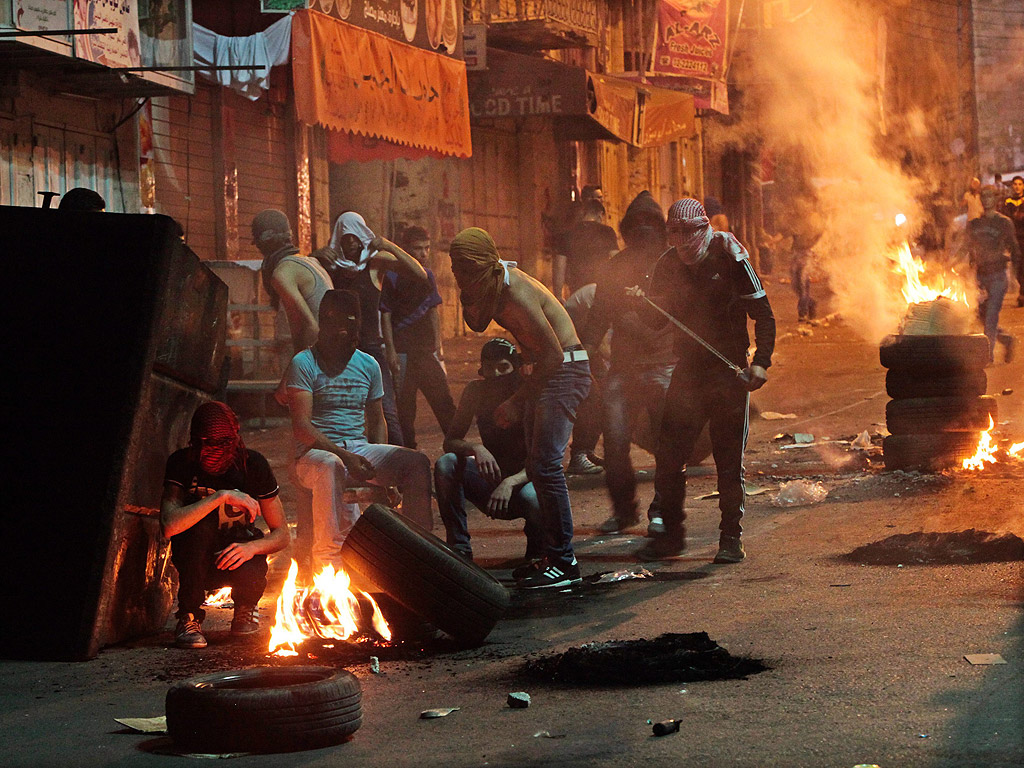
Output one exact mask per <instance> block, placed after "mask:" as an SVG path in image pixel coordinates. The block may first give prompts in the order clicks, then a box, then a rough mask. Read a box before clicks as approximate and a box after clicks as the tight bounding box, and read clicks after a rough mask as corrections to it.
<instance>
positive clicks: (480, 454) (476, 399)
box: [434, 339, 544, 561]
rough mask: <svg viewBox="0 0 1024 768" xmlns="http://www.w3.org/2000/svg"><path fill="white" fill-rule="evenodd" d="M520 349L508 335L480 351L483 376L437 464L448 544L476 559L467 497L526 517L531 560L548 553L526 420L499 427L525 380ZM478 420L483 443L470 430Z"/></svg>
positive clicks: (493, 512)
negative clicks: (499, 415)
mask: <svg viewBox="0 0 1024 768" xmlns="http://www.w3.org/2000/svg"><path fill="white" fill-rule="evenodd" d="M519 365H520V359H519V352H518V351H517V350H516V347H515V345H514V344H513V343H512V342H510V341H508V340H506V339H491V340H490V341H488V342H487V343H486V344H484V346H483V348H482V349H481V350H480V376H481V378H480V379H478V380H476V381H471V382H469V384H467V385H466V388H465V389H464V390H463V391H462V399H461V400H460V401H459V407H458V409H457V410H456V411H455V417H454V418H453V420H452V426H451V429H449V430H448V434H447V435H445V439H444V450H445V451H446V453H445V454H444V455H443V456H442V457H441V458H440V459H438V460H437V463H436V464H435V465H434V487H435V488H436V489H437V506H438V507H439V508H440V511H441V519H442V520H443V521H444V527H445V530H446V531H447V533H448V546H450V547H451V548H452V549H454V550H455V551H456V552H458V553H459V554H461V555H462V556H463V557H465V558H466V559H468V560H472V559H473V549H472V547H471V546H470V537H469V529H468V527H467V524H466V507H465V502H466V499H469V501H471V502H472V503H473V504H474V505H475V506H476V508H477V509H479V510H480V511H481V512H483V513H484V514H485V515H487V516H488V517H492V518H494V519H496V520H515V519H516V518H520V517H521V518H524V519H525V520H526V526H525V528H524V529H523V530H524V532H525V534H526V560H527V561H532V560H539V559H540V558H541V557H542V556H543V555H544V534H543V527H542V526H541V522H540V505H539V504H538V503H537V492H536V491H535V490H534V488H533V483H531V482H530V481H529V479H528V478H527V477H526V469H525V466H526V437H525V436H524V434H523V423H522V422H521V421H517V422H516V423H514V424H511V425H509V426H507V427H502V426H498V424H497V423H496V422H495V418H494V411H495V410H496V409H497V407H498V406H499V405H501V404H502V403H503V402H505V401H506V400H508V398H510V397H511V396H512V395H513V394H515V391H516V390H517V389H518V388H519V385H520V384H521V383H522V380H521V377H520V375H519ZM474 419H476V426H477V429H478V430H479V432H480V442H479V443H471V442H469V441H468V440H466V434H467V433H468V432H469V428H470V427H471V426H472V424H473V420H474Z"/></svg>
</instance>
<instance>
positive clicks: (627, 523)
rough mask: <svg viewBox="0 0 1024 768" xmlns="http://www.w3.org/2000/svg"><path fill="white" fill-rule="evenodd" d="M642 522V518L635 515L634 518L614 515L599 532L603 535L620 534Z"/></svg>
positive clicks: (600, 526)
mask: <svg viewBox="0 0 1024 768" xmlns="http://www.w3.org/2000/svg"><path fill="white" fill-rule="evenodd" d="M639 522H640V517H639V516H638V515H636V514H634V515H633V516H632V517H628V518H626V517H617V516H616V515H612V516H611V517H609V518H608V519H607V520H605V521H604V522H603V523H601V524H600V525H599V526H597V530H599V531H600V532H601V533H620V532H622V531H624V530H626V529H627V528H632V527H633V526H634V525H636V524H637V523H639Z"/></svg>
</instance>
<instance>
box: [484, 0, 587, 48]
mask: <svg viewBox="0 0 1024 768" xmlns="http://www.w3.org/2000/svg"><path fill="white" fill-rule="evenodd" d="M470 18H471V19H472V21H474V22H478V23H479V22H483V23H485V24H487V25H488V27H489V30H488V35H489V37H490V38H491V39H492V40H493V41H495V42H498V43H500V44H505V45H509V46H511V47H519V48H538V49H539V48H572V47H576V46H587V45H594V44H595V43H596V41H597V33H598V29H599V26H600V19H599V0H479V2H476V3H473V7H472V10H471V11H470Z"/></svg>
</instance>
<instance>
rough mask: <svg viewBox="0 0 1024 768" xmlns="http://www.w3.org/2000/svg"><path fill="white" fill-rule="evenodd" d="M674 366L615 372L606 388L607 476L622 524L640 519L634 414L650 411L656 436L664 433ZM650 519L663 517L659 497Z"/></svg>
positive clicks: (605, 456) (652, 505) (605, 441)
mask: <svg viewBox="0 0 1024 768" xmlns="http://www.w3.org/2000/svg"><path fill="white" fill-rule="evenodd" d="M674 368H675V365H674V364H671V363H670V364H667V365H654V366H650V367H647V368H635V369H632V370H623V371H618V370H615V369H613V370H612V371H611V372H610V373H609V374H608V377H607V378H606V379H605V384H604V473H605V482H606V483H607V484H608V495H609V496H610V497H611V500H612V514H614V515H615V517H617V518H619V519H620V520H632V519H634V518H635V517H636V515H637V500H636V473H635V471H634V470H633V462H632V461H631V460H630V458H629V450H630V446H631V445H632V443H633V429H632V422H631V418H630V416H631V414H632V413H633V412H634V410H635V409H636V408H638V407H639V408H643V409H644V410H646V411H647V417H648V419H649V420H650V424H651V430H652V432H653V433H654V435H655V436H657V435H658V431H659V430H660V429H661V417H662V413H664V410H665V393H666V392H668V384H669V381H671V379H672V370H673V369H674ZM647 517H648V518H652V517H661V505H660V503H659V499H658V495H657V493H656V494H655V495H654V500H653V501H652V502H651V506H650V507H649V508H648V510H647Z"/></svg>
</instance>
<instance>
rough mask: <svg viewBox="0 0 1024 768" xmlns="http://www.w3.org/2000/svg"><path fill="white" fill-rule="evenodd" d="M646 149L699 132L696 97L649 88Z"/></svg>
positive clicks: (645, 103) (643, 145)
mask: <svg viewBox="0 0 1024 768" xmlns="http://www.w3.org/2000/svg"><path fill="white" fill-rule="evenodd" d="M644 90H645V91H646V93H647V97H646V99H645V100H644V115H643V130H642V131H641V136H642V137H643V141H642V142H641V144H640V146H642V147H657V146H659V145H660V144H665V143H666V142H669V141H672V140H673V139H677V138H682V137H685V138H689V137H690V136H693V135H694V133H695V131H696V126H695V123H696V115H697V110H696V108H695V105H694V101H693V96H691V95H690V94H688V93H680V92H679V91H670V90H668V89H667V88H653V87H651V88H645V89H644Z"/></svg>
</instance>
